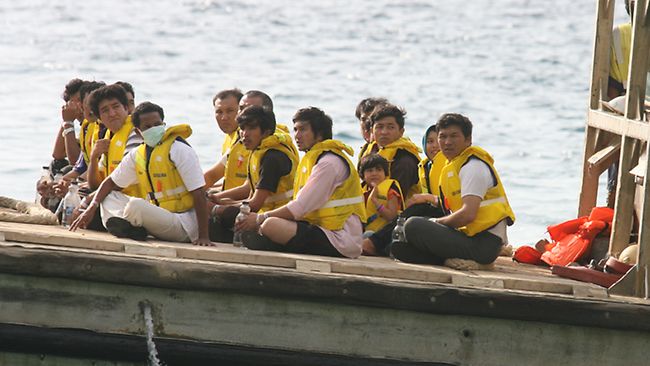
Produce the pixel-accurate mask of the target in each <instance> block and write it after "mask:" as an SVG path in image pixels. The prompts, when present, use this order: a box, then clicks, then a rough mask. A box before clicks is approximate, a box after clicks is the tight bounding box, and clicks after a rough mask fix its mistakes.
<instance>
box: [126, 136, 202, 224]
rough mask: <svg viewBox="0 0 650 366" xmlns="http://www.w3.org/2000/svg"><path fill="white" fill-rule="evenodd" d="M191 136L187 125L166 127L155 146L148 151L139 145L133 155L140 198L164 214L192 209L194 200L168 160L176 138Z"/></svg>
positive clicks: (172, 163)
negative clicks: (163, 211)
mask: <svg viewBox="0 0 650 366" xmlns="http://www.w3.org/2000/svg"><path fill="white" fill-rule="evenodd" d="M191 134H192V128H190V126H189V125H177V126H172V127H169V128H168V129H167V130H166V131H165V134H164V135H163V138H162V139H161V140H160V142H159V143H158V145H156V146H155V147H154V148H151V147H149V146H147V145H146V144H142V145H140V146H138V147H137V151H136V153H135V170H136V172H137V174H138V184H139V185H140V189H141V190H142V192H143V193H144V194H143V196H144V198H145V199H148V200H149V202H151V203H153V204H154V205H156V206H159V207H162V208H164V209H166V210H167V211H171V212H185V211H188V210H190V209H192V208H193V207H194V197H193V196H192V194H191V193H190V192H188V191H187V187H185V183H184V182H183V178H182V177H181V175H180V174H179V173H178V170H177V169H176V165H175V164H174V162H172V161H171V159H170V158H169V153H170V150H171V147H172V144H173V143H174V141H176V138H177V137H180V138H182V139H186V138H188V137H189V136H190V135H191ZM147 155H149V156H147Z"/></svg>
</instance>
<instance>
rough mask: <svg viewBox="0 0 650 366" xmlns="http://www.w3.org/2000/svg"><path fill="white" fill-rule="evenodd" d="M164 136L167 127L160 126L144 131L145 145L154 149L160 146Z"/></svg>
mask: <svg viewBox="0 0 650 366" xmlns="http://www.w3.org/2000/svg"><path fill="white" fill-rule="evenodd" d="M164 134H165V125H159V126H154V127H150V128H149V129H148V130H146V131H142V138H143V139H144V143H145V144H147V145H148V146H151V147H154V146H156V145H158V143H159V142H160V140H162V137H163V135H164Z"/></svg>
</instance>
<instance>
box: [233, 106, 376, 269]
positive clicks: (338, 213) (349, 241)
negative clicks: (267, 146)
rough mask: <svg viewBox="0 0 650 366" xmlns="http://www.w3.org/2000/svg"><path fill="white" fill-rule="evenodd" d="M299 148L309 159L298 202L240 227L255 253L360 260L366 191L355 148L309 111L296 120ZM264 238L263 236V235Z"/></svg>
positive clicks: (297, 184) (299, 177)
mask: <svg viewBox="0 0 650 366" xmlns="http://www.w3.org/2000/svg"><path fill="white" fill-rule="evenodd" d="M293 123H294V124H293V129H294V132H295V139H296V144H297V145H298V149H300V151H304V152H305V155H304V156H303V158H302V159H301V160H300V164H299V165H298V171H297V172H296V178H295V181H294V185H293V200H292V201H291V202H289V203H287V204H286V205H284V206H282V207H278V208H275V209H273V210H271V211H266V212H263V213H251V214H250V215H249V216H248V217H247V218H246V220H244V221H241V222H239V223H237V228H238V229H240V230H245V232H244V234H243V235H242V237H243V241H244V245H245V246H246V247H248V248H249V249H256V250H257V249H259V250H278V251H289V252H295V253H307V254H317V255H326V256H336V257H349V258H356V257H358V256H359V255H360V254H361V239H362V237H361V235H362V232H363V227H362V222H364V221H365V220H366V210H365V205H364V202H363V191H362V189H361V183H360V181H359V174H358V173H357V171H356V169H355V167H354V164H353V163H352V161H351V160H350V156H352V155H353V150H352V148H351V147H349V146H347V145H345V144H343V143H342V142H340V141H338V140H333V139H332V119H331V118H330V117H329V116H327V115H326V114H325V113H324V112H323V111H322V110H320V109H318V108H315V107H309V108H303V109H300V110H298V111H297V112H296V114H295V115H294V117H293ZM258 230H259V232H260V233H261V234H263V235H259V234H258V233H257V231H258Z"/></svg>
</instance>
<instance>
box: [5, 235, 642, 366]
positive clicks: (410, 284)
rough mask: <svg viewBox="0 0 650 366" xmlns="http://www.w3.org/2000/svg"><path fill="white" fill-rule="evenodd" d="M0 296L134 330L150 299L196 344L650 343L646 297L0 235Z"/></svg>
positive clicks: (468, 349) (590, 359) (559, 350)
mask: <svg viewBox="0 0 650 366" xmlns="http://www.w3.org/2000/svg"><path fill="white" fill-rule="evenodd" d="M0 294H2V298H0V306H1V308H2V311H1V312H0V325H1V324H8V325H11V324H16V325H19V324H23V325H25V326H29V327H32V328H34V330H33V331H34V332H38V333H41V334H46V335H47V334H48V333H49V332H54V331H56V330H57V329H73V330H74V329H78V330H87V331H91V332H97V333H102V334H106V335H124V336H130V337H141V336H142V334H143V331H144V325H143V320H142V314H141V312H140V304H141V303H142V302H147V303H149V304H151V305H152V308H153V317H154V326H155V332H156V336H157V337H158V339H162V340H165V339H166V340H169V341H170V342H171V343H173V341H174V340H178V341H179V342H181V341H187V342H189V341H191V342H196V343H197V344H198V345H200V346H201V347H202V348H207V349H209V348H211V347H213V345H229V346H236V347H244V348H255V349H257V348H262V349H271V350H279V351H283V352H307V353H310V354H324V355H332V356H337V355H338V356H344V355H345V356H348V357H359V358H363V359H378V360H396V361H397V360H402V361H409V362H431V363H433V362H440V363H448V364H455V365H503V364H516V365H521V364H526V365H548V364H551V363H562V364H572V365H587V364H593V363H597V362H600V364H615V363H616V360H617V359H619V358H624V359H625V360H626V361H629V362H631V363H632V364H634V363H636V364H641V362H642V361H643V360H644V359H645V357H646V356H645V347H646V345H647V344H648V342H649V341H650V338H649V337H650V336H649V335H650V306H648V305H645V304H642V305H639V304H636V303H625V302H618V301H612V300H602V299H576V298H574V297H572V296H566V295H548V294H542V293H522V292H520V291H512V290H501V289H500V290H496V289H477V288H469V287H454V286H450V285H445V284H432V283H424V282H420V281H405V280H395V279H386V278H374V277H369V276H357V275H346V274H337V273H327V274H323V273H314V272H298V271H296V270H292V269H286V268H285V269H282V268H272V267H268V266H252V265H240V264H233V263H214V262H209V261H199V260H188V259H178V258H162V259H161V258H150V257H138V258H135V257H132V256H129V255H127V254H124V253H115V255H106V254H100V253H91V252H90V251H88V250H82V249H75V248H70V249H67V250H48V249H47V248H32V249H29V248H23V247H20V246H4V247H2V249H1V250H0ZM567 340H570V342H569V341H567ZM549 349H552V350H553V352H549V351H548V350H549ZM161 355H162V353H161Z"/></svg>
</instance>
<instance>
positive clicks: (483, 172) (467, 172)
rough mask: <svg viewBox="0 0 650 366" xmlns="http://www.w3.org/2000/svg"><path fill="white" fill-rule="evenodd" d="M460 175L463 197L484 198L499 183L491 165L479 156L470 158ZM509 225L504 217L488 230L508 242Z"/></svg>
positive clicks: (505, 242) (461, 169) (504, 242)
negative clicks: (493, 174) (478, 157)
mask: <svg viewBox="0 0 650 366" xmlns="http://www.w3.org/2000/svg"><path fill="white" fill-rule="evenodd" d="M458 176H459V177H460V192H461V193H460V194H461V198H462V197H465V196H478V197H481V199H483V197H485V193H487V191H488V189H490V188H492V187H494V186H495V185H496V183H497V182H496V181H495V179H494V177H493V176H492V172H491V171H490V167H489V166H488V165H487V164H486V163H485V162H483V161H481V160H480V159H477V158H470V159H469V160H468V161H467V163H465V165H464V166H463V167H462V168H460V172H459V173H458ZM507 227H508V225H507V223H506V220H505V219H504V220H501V221H499V223H498V224H496V225H495V226H493V227H491V228H490V229H488V232H490V233H492V234H494V235H496V236H498V237H500V238H501V241H502V242H503V244H508V233H507Z"/></svg>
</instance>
